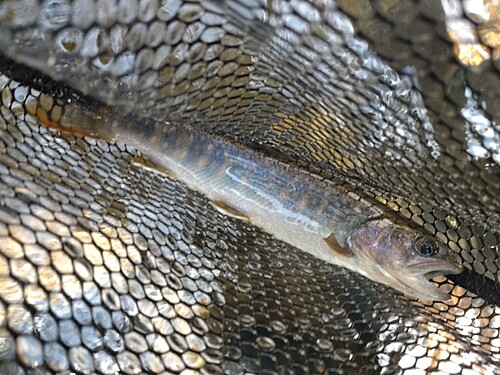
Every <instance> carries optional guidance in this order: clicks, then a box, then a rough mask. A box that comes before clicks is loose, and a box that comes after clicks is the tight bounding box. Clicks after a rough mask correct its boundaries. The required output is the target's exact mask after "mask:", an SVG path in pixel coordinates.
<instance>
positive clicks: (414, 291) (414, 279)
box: [397, 257, 462, 301]
mask: <svg viewBox="0 0 500 375" xmlns="http://www.w3.org/2000/svg"><path fill="white" fill-rule="evenodd" d="M460 272H462V266H461V265H460V263H459V261H458V258H456V257H449V258H447V259H436V258H434V259H429V260H428V261H424V262H422V261H421V260H420V261H418V262H415V263H414V264H410V265H408V266H407V267H406V269H405V270H404V271H403V273H402V275H404V276H402V277H397V279H398V281H399V283H400V287H401V290H404V293H405V294H406V295H408V296H411V297H415V298H421V299H425V300H431V301H446V300H449V299H450V298H451V296H450V295H449V294H448V293H446V292H444V291H442V290H440V289H439V288H438V287H437V286H435V285H434V284H433V282H432V281H431V280H432V279H433V278H435V277H438V276H444V275H451V274H458V273H460Z"/></svg>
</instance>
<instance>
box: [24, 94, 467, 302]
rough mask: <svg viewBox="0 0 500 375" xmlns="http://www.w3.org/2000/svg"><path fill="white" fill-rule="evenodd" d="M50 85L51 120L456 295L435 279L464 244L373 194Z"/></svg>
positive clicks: (43, 112) (305, 244) (38, 112)
mask: <svg viewBox="0 0 500 375" xmlns="http://www.w3.org/2000/svg"><path fill="white" fill-rule="evenodd" d="M59 103H60V104H56V101H55V100H53V99H52V98H51V97H49V96H47V95H41V96H40V97H39V98H38V99H37V100H33V101H31V102H28V104H27V111H28V113H29V114H31V115H33V116H34V117H36V118H37V119H38V120H39V121H40V122H41V123H42V124H44V125H45V126H48V127H50V128H54V129H57V130H61V131H64V132H69V133H72V134H75V135H78V136H90V137H94V138H99V139H104V140H108V141H119V142H122V143H125V144H129V145H131V146H133V147H135V148H136V149H137V150H139V151H140V152H142V153H143V154H145V155H147V156H148V157H149V158H150V160H151V161H152V162H153V163H154V164H156V165H158V166H159V167H160V168H161V169H163V170H166V171H168V175H169V176H170V177H175V178H177V179H178V180H180V181H182V182H183V183H185V184H186V185H187V186H188V187H189V188H190V189H193V190H196V191H198V192H201V193H202V194H204V195H205V196H206V197H207V198H208V199H209V200H210V202H211V204H212V205H213V206H214V207H215V208H216V209H217V210H219V211H220V212H222V213H224V214H226V215H229V216H232V217H236V218H239V219H242V220H246V221H248V222H250V223H252V224H253V225H256V226H258V227H260V228H262V229H263V230H265V231H267V232H268V233H270V234H271V235H273V236H274V237H276V238H277V239H279V240H282V241H284V242H286V243H288V244H290V245H292V246H294V247H296V248H298V249H300V250H303V251H306V252H308V253H310V254H312V255H313V256H315V257H317V258H320V259H322V260H324V261H326V262H329V263H331V264H335V265H339V266H342V267H345V268H347V269H349V270H352V271H354V272H357V273H359V274H361V275H363V276H365V277H367V278H369V279H371V280H373V281H376V282H378V283H382V284H385V285H387V286H390V287H391V288H394V289H396V290H398V291H400V292H402V293H403V294H405V295H407V296H409V297H414V298H422V299H425V300H431V301H443V300H447V299H449V298H450V296H449V295H448V294H447V293H445V292H444V291H442V290H440V289H439V288H437V287H436V286H435V285H434V284H433V283H432V282H431V281H430V280H431V279H432V278H434V277H436V276H439V275H446V274H457V273H460V272H461V270H462V268H461V263H460V261H459V258H458V256H457V254H455V253H454V252H453V251H452V250H451V249H449V248H448V247H447V246H445V245H444V244H443V243H441V242H438V241H436V240H435V239H434V237H432V236H430V235H429V234H426V232H425V231H424V230H423V229H422V228H420V227H418V226H417V225H415V224H413V223H412V222H410V221H406V220H404V219H403V218H401V217H399V216H398V215H396V214H395V213H393V212H391V211H390V210H388V209H386V208H385V207H383V206H382V205H380V204H378V203H376V202H375V201H371V200H370V198H368V197H366V198H364V197H361V196H359V195H357V194H355V193H354V192H353V191H352V189H348V188H347V187H346V186H345V185H341V184H333V183H329V182H328V181H324V180H322V179H321V178H319V177H317V176H314V175H312V174H309V173H307V172H305V171H303V170H301V169H299V168H295V167H292V166H289V165H287V164H285V163H283V162H281V161H279V160H276V159H273V158H271V157H269V156H266V155H264V154H262V153H260V152H257V151H255V150H252V149H250V148H246V147H244V146H242V145H239V144H236V143H233V142H231V141H228V140H226V139H224V138H223V137H220V136H217V135H215V134H211V133H209V132H205V131H203V130H200V129H197V128H194V127H190V126H186V125H179V124H175V123H170V122H165V121H155V120H152V119H145V118H140V117H134V116H131V115H124V114H123V113H120V112H119V111H118V110H117V109H113V108H110V107H107V106H105V105H100V104H99V105H97V104H95V105H93V106H85V105H79V103H77V102H76V101H73V102H70V103H64V104H61V103H62V102H59Z"/></svg>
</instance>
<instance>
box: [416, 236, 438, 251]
mask: <svg viewBox="0 0 500 375" xmlns="http://www.w3.org/2000/svg"><path fill="white" fill-rule="evenodd" d="M415 250H417V252H418V253H419V254H421V255H424V256H433V255H436V254H437V253H438V251H439V247H438V245H437V243H436V242H435V241H433V240H431V239H429V238H425V237H417V239H416V240H415Z"/></svg>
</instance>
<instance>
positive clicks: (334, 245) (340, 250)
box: [324, 233, 354, 258]
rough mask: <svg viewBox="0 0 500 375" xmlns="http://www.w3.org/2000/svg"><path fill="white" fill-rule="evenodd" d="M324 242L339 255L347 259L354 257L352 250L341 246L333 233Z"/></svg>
mask: <svg viewBox="0 0 500 375" xmlns="http://www.w3.org/2000/svg"><path fill="white" fill-rule="evenodd" d="M324 240H325V242H326V244H327V245H328V246H330V249H332V250H333V251H334V252H336V253H337V254H339V255H341V256H343V257H347V258H352V257H353V256H354V254H353V252H352V251H351V250H349V249H345V248H344V247H343V246H341V245H340V244H339V242H338V241H337V239H336V238H335V235H334V234H333V233H332V234H330V235H329V236H328V237H326V238H324Z"/></svg>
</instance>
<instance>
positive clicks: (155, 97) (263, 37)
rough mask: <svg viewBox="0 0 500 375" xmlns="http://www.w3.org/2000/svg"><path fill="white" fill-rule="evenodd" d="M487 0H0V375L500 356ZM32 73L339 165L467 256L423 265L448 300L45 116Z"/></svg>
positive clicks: (327, 169)
mask: <svg viewBox="0 0 500 375" xmlns="http://www.w3.org/2000/svg"><path fill="white" fill-rule="evenodd" d="M486 3H487V4H486V5H485V6H484V9H483V8H482V9H479V10H478V9H474V8H473V6H472V5H471V2H465V1H464V3H463V4H462V3H460V2H454V3H453V4H451V3H447V4H445V5H443V6H442V5H441V4H439V3H438V2H432V1H423V0H422V1H418V2H413V1H384V0H380V1H375V2H365V1H338V2H337V3H333V2H323V1H297V0H292V1H276V0H274V1H273V0H271V1H257V0H256V1H245V2H239V1H229V0H228V1H224V2H218V1H203V2H196V1H181V0H179V1H177V0H172V1H170V0H163V1H142V0H141V1H138V0H120V1H92V0H77V1H76V0H75V1H73V2H70V1H65V0H46V1H40V2H39V1H37V0H23V1H12V0H7V1H4V2H3V3H2V4H0V20H1V24H0V46H1V50H2V56H1V58H0V71H1V72H2V75H1V76H0V88H1V90H2V91H1V103H0V104H1V106H0V115H1V117H0V342H1V345H0V369H1V371H0V372H1V373H6V374H11V373H12V374H23V373H32V372H33V373H66V372H68V371H72V372H76V373H83V374H85V373H94V372H95V373H100V374H113V373H117V372H119V373H127V374H135V373H183V374H189V373H206V374H214V373H215V374H216V373H227V374H240V373H262V374H274V373H276V374H282V373H311V374H315V373H320V374H323V373H325V374H326V373H349V374H359V373H363V374H372V373H373V374H377V373H405V374H425V373H444V374H456V373H462V374H476V373H477V374H494V373H497V372H498V368H499V366H500V354H499V353H500V338H499V329H500V309H499V307H498V299H499V298H498V296H499V293H500V291H499V286H498V280H499V278H500V272H499V268H500V255H499V248H498V243H499V239H500V238H499V235H498V227H499V223H500V220H499V218H500V215H499V214H500V209H499V206H500V203H499V200H498V196H499V193H500V189H499V185H500V176H499V165H500V151H499V147H500V134H499V130H498V125H497V122H498V119H499V117H500V114H499V112H498V111H499V108H500V102H499V97H500V74H499V73H498V70H496V69H498V66H499V63H498V56H499V54H498V48H499V47H498V45H497V44H498V24H499V23H500V21H499V18H498V17H499V14H500V10H499V9H498V5H497V4H496V3H494V2H491V4H490V3H489V2H486ZM45 74H46V75H45ZM41 94H47V95H50V97H52V98H54V100H57V101H58V102H59V103H61V104H64V103H67V102H68V101H76V102H85V101H87V100H99V101H101V102H103V103H106V104H107V105H111V106H115V107H118V108H123V110H124V111H128V112H131V113H133V114H134V115H137V116H143V117H149V118H155V119H158V120H175V121H180V122H184V123H189V124H191V125H195V126H199V127H203V128H207V129H210V130H213V131H215V132H217V133H219V134H222V135H225V136H227V137H229V138H231V139H233V140H236V141H237V142H241V143H243V144H246V145H248V146H249V147H254V148H259V150H264V151H265V152H268V153H269V154H271V155H274V156H276V157H279V158H281V159H283V160H287V161H288V162H289V163H291V164H294V165H297V166H300V167H301V168H304V169H306V170H308V171H310V172H312V173H315V174H318V175H320V176H322V177H323V178H325V179H333V178H340V179H342V180H344V181H346V182H348V183H349V184H352V185H353V188H355V189H358V190H359V191H361V192H362V193H364V194H369V195H371V196H373V197H375V198H376V199H377V200H378V201H379V202H380V203H381V204H385V205H388V206H389V207H391V208H392V209H394V210H396V211H398V212H399V213H400V214H401V215H402V216H403V217H405V218H407V219H409V220H413V221H415V222H416V223H418V224H420V225H422V226H424V227H425V228H426V229H427V230H429V231H430V232H431V233H433V234H435V235H436V236H437V237H439V238H440V239H441V240H443V241H445V242H446V243H448V245H449V246H450V247H451V248H452V249H453V250H455V251H456V252H457V253H459V254H460V256H461V258H462V260H463V264H464V267H465V268H466V271H465V272H464V273H463V274H462V275H459V276H455V277H453V278H445V277H441V278H439V279H436V280H435V282H437V283H440V284H441V288H443V289H446V290H448V291H450V293H451V295H452V296H453V298H452V299H451V300H450V301H448V302H445V303H433V304H431V303H425V302H424V301H419V300H409V299H407V298H405V297H403V296H400V295H398V294H396V293H395V292H393V291H392V290H390V289H388V288H386V287H384V286H381V285H378V284H374V283H373V282H371V281H369V280H367V279H364V278H363V277H361V276H360V275H357V274H354V273H351V272H348V271H346V270H344V269H341V268H339V267H335V266H331V265H328V264H324V263H323V262H321V261H319V260H317V259H314V258H313V257H311V256H309V255H307V254H305V253H302V252H300V251H299V250H297V249H294V248H291V247H290V246H288V245H286V244H283V243H281V242H279V241H277V240H275V239H273V238H272V237H271V236H269V235H268V234H266V233H263V232H262V231H260V230H259V229H257V228H254V227H252V226H250V225H248V224H245V223H242V222H240V221H237V220H233V219H230V218H227V217H224V216H222V215H220V214H219V213H217V212H216V211H215V210H214V209H212V208H211V206H209V205H208V204H207V200H206V199H205V198H204V197H203V196H201V195H200V194H198V193H195V192H193V191H190V190H188V189H187V188H186V186H185V185H184V184H182V183H181V182H178V181H173V180H170V179H168V178H167V177H165V176H163V175H161V174H159V173H156V172H155V171H151V170H147V169H145V168H142V167H141V166H140V163H137V160H139V159H140V158H141V157H142V156H141V155H139V154H138V153H137V152H136V151H135V150H133V149H131V148H130V147H127V146H126V145H121V144H110V143H106V142H104V141H95V140H90V139H86V138H78V137H73V136H68V135H66V134H60V133H57V132H53V131H51V130H48V129H46V128H44V127H42V126H40V124H39V123H37V121H36V120H35V119H34V118H33V117H31V116H30V115H28V113H27V110H26V108H27V105H28V104H29V103H30V101H32V100H37V99H39V98H40V95H41ZM42 105H45V104H44V103H43V102H42ZM46 105H47V106H50V105H49V104H46ZM165 126H168V124H165Z"/></svg>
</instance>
